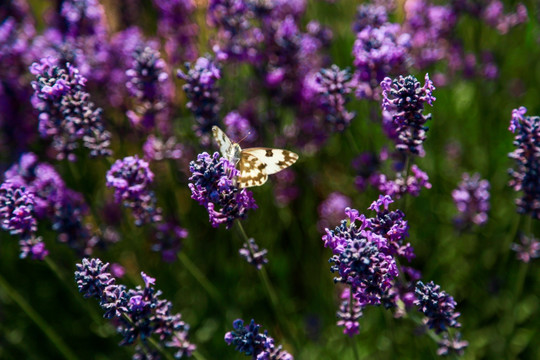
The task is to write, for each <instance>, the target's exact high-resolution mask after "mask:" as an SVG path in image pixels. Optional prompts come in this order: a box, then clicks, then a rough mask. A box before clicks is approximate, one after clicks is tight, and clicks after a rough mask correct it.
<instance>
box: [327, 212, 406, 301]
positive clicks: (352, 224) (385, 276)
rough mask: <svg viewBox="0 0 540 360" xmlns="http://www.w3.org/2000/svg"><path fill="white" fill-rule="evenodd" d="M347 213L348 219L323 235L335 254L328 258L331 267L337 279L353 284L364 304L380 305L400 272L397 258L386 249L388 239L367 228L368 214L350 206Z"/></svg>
mask: <svg viewBox="0 0 540 360" xmlns="http://www.w3.org/2000/svg"><path fill="white" fill-rule="evenodd" d="M345 214H347V217H348V218H349V220H348V221H347V220H342V222H341V225H339V226H337V227H336V228H335V229H334V230H329V229H326V235H324V236H323V238H322V239H323V241H324V246H325V247H329V248H331V249H332V252H333V254H334V255H333V256H332V258H330V260H329V262H330V263H332V264H333V265H332V266H331V271H332V272H337V273H338V276H336V277H335V278H334V282H341V283H345V284H348V285H350V286H351V288H352V291H353V295H354V297H355V298H356V299H358V301H359V302H360V304H361V305H362V306H365V305H368V304H371V305H378V304H380V303H381V296H382V295H383V294H384V293H385V291H386V290H387V289H388V288H389V287H390V285H391V282H392V280H393V279H394V278H395V277H396V276H397V275H398V272H397V266H396V261H395V259H394V258H393V257H392V255H388V254H386V253H385V252H384V251H383V249H384V248H386V247H387V243H386V239H385V238H384V237H382V236H381V235H379V234H376V233H374V232H372V231H371V229H369V228H368V226H369V224H370V222H369V220H367V219H366V217H365V215H359V213H358V211H357V210H354V209H350V208H347V209H346V210H345ZM357 222H358V224H357Z"/></svg>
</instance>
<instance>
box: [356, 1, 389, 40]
mask: <svg viewBox="0 0 540 360" xmlns="http://www.w3.org/2000/svg"><path fill="white" fill-rule="evenodd" d="M387 22H388V14H387V12H386V9H385V7H384V6H381V5H377V4H362V5H360V6H358V8H357V9H356V16H355V20H354V22H353V25H352V30H353V31H354V32H355V33H359V32H360V31H362V30H364V29H365V28H367V27H368V26H370V27H372V28H378V27H381V26H382V25H384V24H386V23H387Z"/></svg>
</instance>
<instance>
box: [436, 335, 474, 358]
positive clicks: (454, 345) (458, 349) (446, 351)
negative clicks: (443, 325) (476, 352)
mask: <svg viewBox="0 0 540 360" xmlns="http://www.w3.org/2000/svg"><path fill="white" fill-rule="evenodd" d="M438 345H439V348H438V349H437V355H439V356H447V355H451V354H455V355H457V356H462V355H463V353H464V352H465V349H466V348H467V347H468V346H469V342H468V341H465V340H461V333H460V332H457V333H456V334H455V335H454V336H453V337H452V338H450V337H449V336H448V334H447V333H444V334H443V335H442V339H441V340H440V341H439V342H438Z"/></svg>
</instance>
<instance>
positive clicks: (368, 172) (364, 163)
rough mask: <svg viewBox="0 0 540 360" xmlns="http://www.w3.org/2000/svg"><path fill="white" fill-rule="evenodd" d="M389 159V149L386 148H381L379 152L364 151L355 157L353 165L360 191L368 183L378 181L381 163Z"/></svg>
mask: <svg viewBox="0 0 540 360" xmlns="http://www.w3.org/2000/svg"><path fill="white" fill-rule="evenodd" d="M387 159H388V150H387V149H386V148H383V149H381V151H380V153H379V154H376V153H373V152H363V153H361V154H360V155H358V156H357V157H356V158H354V159H353V161H352V163H351V165H352V167H353V169H354V170H355V171H356V174H357V176H356V178H355V179H354V183H355V185H356V187H357V188H358V190H359V191H364V190H365V189H366V187H367V186H368V185H370V184H375V183H376V182H377V180H378V178H379V173H378V170H379V168H380V166H381V163H382V162H383V161H385V160H387Z"/></svg>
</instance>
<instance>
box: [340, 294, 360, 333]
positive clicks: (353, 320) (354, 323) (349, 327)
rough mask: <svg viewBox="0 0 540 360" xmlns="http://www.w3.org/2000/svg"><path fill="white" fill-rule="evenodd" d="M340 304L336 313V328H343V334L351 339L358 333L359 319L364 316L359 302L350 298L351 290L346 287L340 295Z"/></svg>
mask: <svg viewBox="0 0 540 360" xmlns="http://www.w3.org/2000/svg"><path fill="white" fill-rule="evenodd" d="M340 298H341V304H340V305H339V310H338V312H337V314H336V315H337V318H338V322H337V326H339V327H343V333H344V334H345V335H349V336H350V337H353V336H354V335H358V333H359V332H360V323H359V321H358V320H359V319H360V318H361V317H362V316H363V315H364V314H363V313H362V306H361V305H360V302H359V301H358V300H357V299H355V298H353V297H352V296H351V289H350V288H349V287H346V288H344V289H343V291H342V292H341V295H340Z"/></svg>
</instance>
